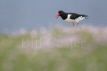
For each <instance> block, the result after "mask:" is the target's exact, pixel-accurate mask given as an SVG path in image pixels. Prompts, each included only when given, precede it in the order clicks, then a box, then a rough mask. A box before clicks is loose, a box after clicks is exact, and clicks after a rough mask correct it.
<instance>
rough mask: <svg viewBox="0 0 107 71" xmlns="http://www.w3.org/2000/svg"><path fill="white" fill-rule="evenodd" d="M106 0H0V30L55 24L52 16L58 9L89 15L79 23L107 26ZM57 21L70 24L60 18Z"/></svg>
mask: <svg viewBox="0 0 107 71" xmlns="http://www.w3.org/2000/svg"><path fill="white" fill-rule="evenodd" d="M106 3H107V1H106V0H44V1H43V0H0V30H3V29H5V28H8V29H20V28H26V29H33V28H41V27H49V23H50V22H53V25H55V24H56V23H55V21H54V19H55V18H54V16H55V15H56V14H57V12H58V11H59V10H63V11H65V12H76V13H79V14H86V15H89V19H88V20H83V21H81V22H80V23H81V24H80V25H83V24H87V25H90V24H92V25H95V26H96V25H97V26H107V22H106V19H107V18H106V17H107V8H106V7H107V4H106ZM57 22H59V23H60V24H62V25H64V26H70V25H71V24H69V23H66V22H64V21H63V20H62V19H61V18H59V19H57Z"/></svg>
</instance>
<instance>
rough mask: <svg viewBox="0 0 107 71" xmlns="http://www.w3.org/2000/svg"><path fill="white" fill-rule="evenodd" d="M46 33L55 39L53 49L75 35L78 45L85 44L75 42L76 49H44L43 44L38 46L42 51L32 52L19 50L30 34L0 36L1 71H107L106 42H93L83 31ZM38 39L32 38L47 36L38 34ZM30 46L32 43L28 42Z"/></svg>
mask: <svg viewBox="0 0 107 71" xmlns="http://www.w3.org/2000/svg"><path fill="white" fill-rule="evenodd" d="M48 33H50V34H51V36H52V37H54V38H55V37H56V39H52V40H51V41H53V42H52V43H53V44H54V45H56V43H55V42H56V41H57V40H58V41H59V40H60V39H61V38H62V39H63V38H65V37H66V38H67V37H69V36H71V37H72V36H76V35H79V36H80V39H77V40H78V41H80V40H84V41H85V42H84V43H83V46H81V44H80V43H76V42H75V43H76V44H75V45H78V47H75V46H74V45H72V46H61V47H57V46H54V45H51V46H50V47H52V48H46V46H44V44H41V45H43V46H42V48H40V49H35V48H32V47H30V46H29V47H21V44H22V39H23V38H28V39H31V36H30V33H28V34H24V35H19V36H10V35H3V34H1V35H0V71H107V44H104V42H102V41H106V40H104V39H102V40H95V39H96V38H95V37H94V36H95V34H93V33H90V32H89V31H85V29H84V30H80V31H75V33H72V32H71V33H70V32H63V31H58V30H57V29H55V30H52V31H50V32H48ZM65 33H66V34H65ZM39 35H40V36H38V35H37V36H36V35H35V37H36V38H40V37H43V36H45V35H46V34H40V32H39ZM61 35H63V36H61ZM60 36H61V37H60ZM105 36H106V34H105ZM45 37H46V36H45ZM47 37H48V36H47ZM101 37H102V36H99V37H97V38H101ZM49 38H50V37H49ZM105 39H106V38H105ZM35 40H37V41H39V40H38V39H35ZM44 40H45V39H42V41H41V43H42V42H43V41H44ZM100 41H101V42H100ZM43 43H44V42H43ZM29 44H31V43H30V42H29ZM69 45H70V44H69Z"/></svg>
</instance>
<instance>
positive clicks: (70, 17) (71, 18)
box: [55, 10, 88, 27]
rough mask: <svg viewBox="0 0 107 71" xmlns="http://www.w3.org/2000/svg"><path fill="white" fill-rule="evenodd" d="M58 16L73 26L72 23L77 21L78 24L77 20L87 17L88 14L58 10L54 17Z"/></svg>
mask: <svg viewBox="0 0 107 71" xmlns="http://www.w3.org/2000/svg"><path fill="white" fill-rule="evenodd" d="M59 16H61V18H62V19H63V20H64V21H66V22H68V23H73V27H74V23H77V25H76V26H78V25H79V21H81V20H83V19H88V18H87V17H88V15H83V14H77V13H65V12H64V11H62V10H60V11H59V12H58V14H57V15H56V16H55V18H56V19H57V18H58V17H59Z"/></svg>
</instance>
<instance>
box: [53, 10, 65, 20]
mask: <svg viewBox="0 0 107 71" xmlns="http://www.w3.org/2000/svg"><path fill="white" fill-rule="evenodd" d="M62 13H64V12H63V11H62V10H60V11H58V14H57V15H56V16H55V18H56V19H57V18H58V17H59V16H61V14H62Z"/></svg>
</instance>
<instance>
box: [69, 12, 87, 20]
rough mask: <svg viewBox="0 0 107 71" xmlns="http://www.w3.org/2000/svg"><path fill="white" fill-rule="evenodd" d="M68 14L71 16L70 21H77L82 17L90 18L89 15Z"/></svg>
mask: <svg viewBox="0 0 107 71" xmlns="http://www.w3.org/2000/svg"><path fill="white" fill-rule="evenodd" d="M67 14H71V17H70V19H76V18H78V17H80V16H82V17H88V15H81V14H77V13H67Z"/></svg>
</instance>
